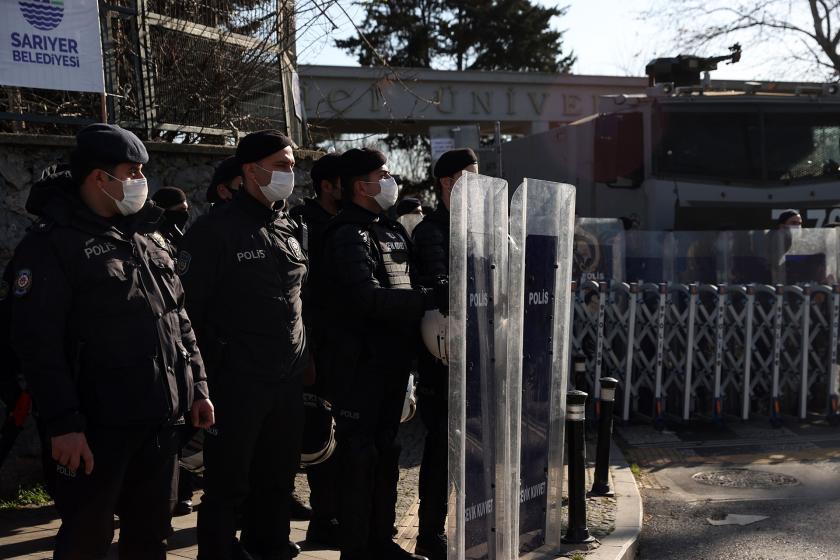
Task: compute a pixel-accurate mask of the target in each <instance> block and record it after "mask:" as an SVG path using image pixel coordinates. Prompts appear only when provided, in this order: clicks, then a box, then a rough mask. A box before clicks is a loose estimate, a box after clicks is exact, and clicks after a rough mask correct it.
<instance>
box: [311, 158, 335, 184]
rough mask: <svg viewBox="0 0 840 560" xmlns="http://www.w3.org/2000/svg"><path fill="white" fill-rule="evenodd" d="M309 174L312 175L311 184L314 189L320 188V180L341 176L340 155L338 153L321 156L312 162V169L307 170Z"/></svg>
mask: <svg viewBox="0 0 840 560" xmlns="http://www.w3.org/2000/svg"><path fill="white" fill-rule="evenodd" d="M309 176H310V177H312V185H313V186H314V187H315V189H318V190H320V188H321V181H323V180H327V181H329V180H330V179H335V178H336V177H340V176H341V156H340V155H339V154H325V155H323V156H321V157H320V158H319V159H318V160H317V161H316V162H315V163H314V164H312V171H310V172H309Z"/></svg>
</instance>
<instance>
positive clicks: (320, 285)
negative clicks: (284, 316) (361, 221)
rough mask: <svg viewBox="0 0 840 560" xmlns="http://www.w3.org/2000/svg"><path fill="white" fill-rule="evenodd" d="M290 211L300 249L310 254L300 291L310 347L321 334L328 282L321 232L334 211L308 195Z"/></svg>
mask: <svg viewBox="0 0 840 560" xmlns="http://www.w3.org/2000/svg"><path fill="white" fill-rule="evenodd" d="M289 215H290V216H291V217H292V218H294V219H295V220H296V221H298V222H299V223H300V224H301V227H302V231H303V232H304V233H303V239H302V245H303V250H304V252H305V253H306V255H307V257H308V258H309V275H308V277H307V281H306V285H305V286H304V291H303V318H304V321H305V322H306V325H307V328H308V330H309V332H310V333H315V337H313V338H314V339H313V340H310V341H309V342H310V348H311V349H314V348H315V344H314V343H315V342H317V341H319V340H320V339H321V335H322V334H323V327H322V325H321V324H322V323H323V321H324V313H325V310H324V303H325V302H324V297H323V296H322V294H324V293H326V291H327V290H329V284H328V283H327V282H326V279H325V278H324V274H323V271H322V268H323V267H322V261H323V252H324V233H325V232H326V229H327V225H328V224H329V223H330V220H331V219H332V218H333V215H332V214H330V213H329V212H327V211H326V210H324V207H323V206H321V205H320V204H319V203H318V201H317V200H316V199H314V198H307V199H305V200H304V201H303V204H301V205H299V206H296V207H294V208H292V210H291V211H290V212H289Z"/></svg>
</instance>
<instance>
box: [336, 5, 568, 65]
mask: <svg viewBox="0 0 840 560" xmlns="http://www.w3.org/2000/svg"><path fill="white" fill-rule="evenodd" d="M358 4H359V5H360V6H363V7H364V8H365V22H366V23H365V26H364V27H363V28H362V29H361V32H362V33H361V34H360V35H359V36H356V37H350V38H348V39H340V40H337V41H336V46H338V47H339V48H343V49H346V50H347V51H349V52H350V53H353V54H354V55H356V57H357V60H358V61H359V64H361V65H362V66H375V65H381V64H388V65H390V66H410V67H411V66H413V67H422V68H439V69H443V68H453V67H454V68H455V69H457V70H518V71H538V72H563V73H565V72H569V71H570V70H571V67H572V64H574V62H575V56H574V54H573V53H569V54H564V52H563V31H557V30H553V29H551V26H550V22H551V19H552V18H554V17H560V16H563V15H565V14H566V11H567V8H566V7H555V8H543V7H540V6H537V5H534V4H533V3H532V2H531V1H530V0H489V1H487V2H474V1H467V0H403V1H399V2H397V1H396V0H379V1H371V0H368V1H360V2H358Z"/></svg>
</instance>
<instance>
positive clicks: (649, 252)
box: [624, 231, 673, 284]
mask: <svg viewBox="0 0 840 560" xmlns="http://www.w3.org/2000/svg"><path fill="white" fill-rule="evenodd" d="M669 235H670V234H669V233H667V232H664V231H628V232H626V234H625V250H626V254H627V257H626V258H625V261H624V262H625V272H626V277H627V281H628V282H638V283H639V284H643V283H654V284H656V283H659V282H666V281H668V280H670V279H671V277H672V276H673V271H672V270H671V266H670V265H671V261H670V259H668V258H667V257H666V250H667V248H668V247H667V245H668V244H669V243H670V239H669Z"/></svg>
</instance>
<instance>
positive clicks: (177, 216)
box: [164, 210, 190, 232]
mask: <svg viewBox="0 0 840 560" xmlns="http://www.w3.org/2000/svg"><path fill="white" fill-rule="evenodd" d="M164 219H165V220H166V223H168V224H170V225H173V226H176V227H177V228H178V229H179V230H180V231H182V232H183V231H184V226H185V225H187V220H189V219H190V213H189V212H184V211H183V210H167V211H166V212H165V213H164Z"/></svg>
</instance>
